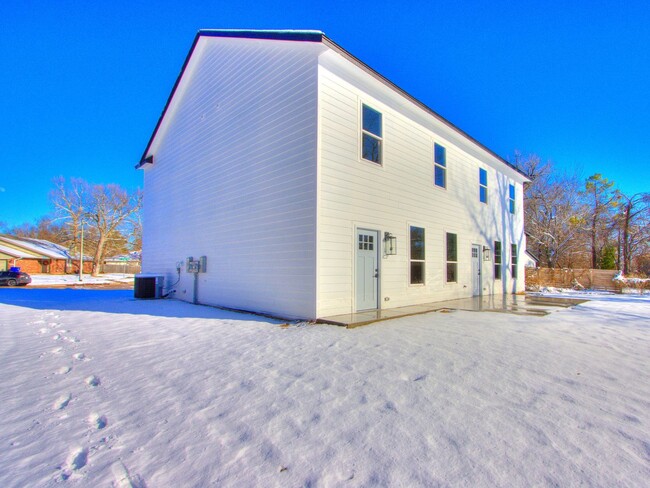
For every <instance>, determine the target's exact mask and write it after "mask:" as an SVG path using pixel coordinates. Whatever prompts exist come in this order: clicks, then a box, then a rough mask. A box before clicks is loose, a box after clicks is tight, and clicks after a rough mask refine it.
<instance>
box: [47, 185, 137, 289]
mask: <svg viewBox="0 0 650 488" xmlns="http://www.w3.org/2000/svg"><path fill="white" fill-rule="evenodd" d="M52 201H53V203H54V205H55V207H56V209H57V211H58V213H59V215H60V216H61V217H62V218H64V219H65V220H67V221H68V222H69V224H70V228H71V229H73V233H74V235H75V236H76V234H77V229H80V226H81V225H82V223H83V224H87V225H88V228H87V230H88V234H87V236H88V242H89V243H92V245H91V250H92V252H93V254H94V257H93V271H92V274H93V276H96V275H98V274H99V272H100V269H101V264H102V262H103V260H104V257H105V255H106V252H107V250H114V249H118V250H123V249H125V246H126V238H125V237H124V235H125V234H124V232H123V230H124V229H125V227H128V225H129V223H130V219H131V218H133V217H134V216H135V215H137V214H138V212H139V210H140V208H141V206H142V193H141V192H140V191H139V190H138V191H135V192H133V193H129V192H127V191H126V190H124V189H123V188H121V187H120V186H119V185H115V184H108V185H90V184H89V183H87V182H86V181H84V180H81V179H71V180H70V183H69V184H66V182H65V179H64V178H58V179H57V180H55V189H54V191H53V192H52Z"/></svg>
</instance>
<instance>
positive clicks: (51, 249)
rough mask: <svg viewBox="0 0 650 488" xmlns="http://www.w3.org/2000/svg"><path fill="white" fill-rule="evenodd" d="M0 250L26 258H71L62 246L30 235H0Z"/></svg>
mask: <svg viewBox="0 0 650 488" xmlns="http://www.w3.org/2000/svg"><path fill="white" fill-rule="evenodd" d="M0 251H1V252H4V253H5V254H9V255H11V256H15V257H20V258H27V259H30V258H31V259H65V260H69V259H73V257H72V256H71V255H70V253H69V252H68V250H67V249H66V248H65V247H64V246H61V245H60V244H55V243H54V242H50V241H46V240H45V239H33V238H30V237H16V236H7V235H0Z"/></svg>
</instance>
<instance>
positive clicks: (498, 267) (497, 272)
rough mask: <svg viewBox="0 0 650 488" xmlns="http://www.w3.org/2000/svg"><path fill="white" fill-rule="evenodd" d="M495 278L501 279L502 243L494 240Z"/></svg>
mask: <svg viewBox="0 0 650 488" xmlns="http://www.w3.org/2000/svg"><path fill="white" fill-rule="evenodd" d="M494 279H495V280H500V279H501V243H500V242H499V241H494Z"/></svg>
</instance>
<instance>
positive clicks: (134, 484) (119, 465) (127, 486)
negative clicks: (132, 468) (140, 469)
mask: <svg viewBox="0 0 650 488" xmlns="http://www.w3.org/2000/svg"><path fill="white" fill-rule="evenodd" d="M111 471H112V472H113V478H114V479H115V483H113V486H114V487H115V488H147V484H146V483H145V482H144V480H143V479H142V478H141V477H140V476H138V475H137V474H134V475H132V474H130V473H129V470H128V469H126V466H124V463H123V462H122V461H117V462H115V463H114V464H113V466H112V467H111Z"/></svg>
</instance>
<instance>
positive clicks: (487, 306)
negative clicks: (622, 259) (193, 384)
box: [317, 295, 586, 328]
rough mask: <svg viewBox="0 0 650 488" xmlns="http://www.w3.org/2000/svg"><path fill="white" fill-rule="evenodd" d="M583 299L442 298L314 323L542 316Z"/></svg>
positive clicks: (580, 301)
mask: <svg viewBox="0 0 650 488" xmlns="http://www.w3.org/2000/svg"><path fill="white" fill-rule="evenodd" d="M585 301H586V300H580V299H572V298H547V297H540V296H532V295H498V296H494V295H491V296H484V297H472V298H460V299H457V300H445V301H440V302H431V303H425V304H419V305H410V306H406V307H398V308H390V309H385V310H366V311H363V312H356V313H349V314H341V315H332V316H329V317H322V318H320V319H318V320H317V322H320V323H325V324H334V325H340V326H344V327H347V328H352V327H358V326H361V325H367V324H372V323H374V322H380V321H383V320H390V319H396V318H400V317H407V316H409V315H418V314H423V313H430V312H443V313H444V312H452V311H455V310H464V311H468V312H497V313H511V314H516V315H531V316H543V315H547V314H548V313H549V312H550V310H549V309H551V308H554V307H572V306H575V305H578V304H580V303H583V302H585Z"/></svg>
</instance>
